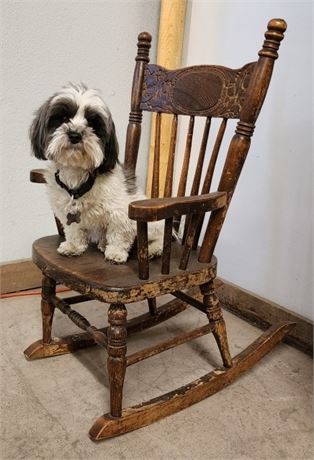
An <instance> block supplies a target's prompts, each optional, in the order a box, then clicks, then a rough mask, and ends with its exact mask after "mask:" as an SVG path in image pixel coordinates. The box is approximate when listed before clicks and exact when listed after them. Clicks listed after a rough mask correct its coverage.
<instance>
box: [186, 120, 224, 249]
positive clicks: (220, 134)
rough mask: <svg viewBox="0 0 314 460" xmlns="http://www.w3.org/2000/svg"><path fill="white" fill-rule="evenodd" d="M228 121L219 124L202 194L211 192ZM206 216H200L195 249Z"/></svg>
mask: <svg viewBox="0 0 314 460" xmlns="http://www.w3.org/2000/svg"><path fill="white" fill-rule="evenodd" d="M227 121H228V120H227V118H223V120H222V122H221V124H220V126H219V130H218V134H217V137H216V140H215V144H214V147H213V151H212V153H211V156H210V161H209V164H208V168H207V171H206V174H205V179H204V183H203V186H202V192H201V193H202V194H204V193H209V191H210V187H211V183H212V180H213V175H214V171H215V166H216V163H217V159H218V154H219V151H220V147H221V143H222V140H223V137H224V134H225V130H226V126H227ZM204 217H205V214H201V215H200V217H199V223H198V228H197V230H196V234H195V238H194V243H193V249H196V248H197V245H198V241H199V237H200V234H201V231H202V226H203V222H204Z"/></svg>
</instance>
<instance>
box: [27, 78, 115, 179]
mask: <svg viewBox="0 0 314 460" xmlns="http://www.w3.org/2000/svg"><path fill="white" fill-rule="evenodd" d="M30 137H31V144H32V148H33V152H34V155H35V156H36V157H37V158H39V159H41V160H47V159H48V160H52V161H54V162H55V163H57V164H58V165H60V166H66V167H67V166H70V167H74V168H82V169H84V170H87V171H94V170H95V169H97V168H98V171H99V173H101V174H102V173H104V172H107V171H110V170H111V169H112V168H113V167H114V166H115V164H116V162H117V159H118V143H117V138H116V133H115V127H114V123H113V121H112V118H111V114H110V111H109V109H108V107H107V106H106V104H105V103H104V101H103V100H102V98H101V96H100V94H99V93H98V92H97V91H96V90H92V89H87V88H86V86H85V85H82V84H80V85H73V84H71V85H69V86H66V87H64V88H62V89H61V91H59V92H58V93H56V94H55V95H53V96H52V97H51V98H50V99H48V100H47V101H46V102H45V103H44V104H43V105H42V106H41V107H40V108H39V110H38V111H37V112H36V115H35V119H34V121H33V123H32V126H31V129H30Z"/></svg>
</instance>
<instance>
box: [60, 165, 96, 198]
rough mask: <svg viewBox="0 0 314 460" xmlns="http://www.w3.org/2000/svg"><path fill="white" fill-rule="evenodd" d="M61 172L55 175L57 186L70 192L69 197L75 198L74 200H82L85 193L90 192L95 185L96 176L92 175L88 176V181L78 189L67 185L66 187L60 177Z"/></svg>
mask: <svg viewBox="0 0 314 460" xmlns="http://www.w3.org/2000/svg"><path fill="white" fill-rule="evenodd" d="M59 172H60V171H59V170H58V171H57V172H56V173H55V179H56V182H57V184H58V185H59V186H60V187H61V188H64V190H66V191H67V192H68V194H69V195H71V196H73V198H75V199H77V198H80V197H81V196H83V195H85V193H87V192H89V191H90V189H91V188H92V186H93V185H94V183H95V176H94V175H93V174H91V173H89V175H88V179H87V181H86V182H84V183H83V184H82V185H80V186H79V187H78V188H69V187H68V186H67V185H65V184H64V183H63V182H62V181H61V180H60V177H59Z"/></svg>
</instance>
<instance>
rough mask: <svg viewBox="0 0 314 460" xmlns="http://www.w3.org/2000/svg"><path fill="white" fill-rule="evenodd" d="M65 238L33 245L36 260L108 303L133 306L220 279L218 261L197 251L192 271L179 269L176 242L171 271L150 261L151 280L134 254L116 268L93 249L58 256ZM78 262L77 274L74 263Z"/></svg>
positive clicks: (55, 276)
mask: <svg viewBox="0 0 314 460" xmlns="http://www.w3.org/2000/svg"><path fill="white" fill-rule="evenodd" d="M61 241H62V239H61V238H60V237H59V236H57V235H55V236H47V237H44V238H40V239H39V240H37V241H35V242H34V244H33V260H34V262H35V263H36V264H37V265H38V266H39V267H40V269H41V270H42V271H43V273H45V274H46V275H47V276H49V277H51V278H53V279H55V280H56V281H58V282H60V283H63V284H64V285H66V286H68V287H70V288H71V289H73V290H74V291H77V292H80V293H81V294H88V295H90V296H93V297H94V298H95V299H97V300H101V301H103V302H107V303H117V302H121V303H132V302H137V301H140V300H146V299H148V298H152V297H158V296H160V295H163V294H167V293H169V292H172V291H177V290H180V289H181V288H182V286H184V288H185V289H188V288H189V287H192V286H198V285H200V284H203V283H205V282H206V281H208V280H209V279H214V278H215V277H216V265H217V260H216V258H215V257H213V258H212V260H211V262H210V263H209V264H201V263H199V262H198V260H197V258H198V254H197V252H194V251H193V253H191V256H190V260H189V270H188V271H182V270H179V268H178V266H179V261H180V258H181V253H182V246H181V244H180V243H179V242H177V241H174V242H173V243H172V248H171V254H172V256H171V260H172V262H173V263H172V264H171V270H170V272H169V274H168V275H161V274H160V272H161V260H160V258H157V259H153V260H151V261H150V278H149V280H148V281H146V280H141V279H139V277H138V267H137V258H136V256H135V255H134V254H131V257H130V258H129V260H128V263H127V264H121V265H112V264H110V263H109V262H106V260H105V259H104V256H103V254H102V253H101V252H100V251H99V250H97V249H96V247H95V246H90V247H89V248H88V249H87V251H86V252H85V253H84V254H82V255H81V256H79V257H74V258H73V257H64V256H61V255H60V254H58V253H57V248H58V246H59V244H60V242H61ZM74 263H75V272H73V264H74Z"/></svg>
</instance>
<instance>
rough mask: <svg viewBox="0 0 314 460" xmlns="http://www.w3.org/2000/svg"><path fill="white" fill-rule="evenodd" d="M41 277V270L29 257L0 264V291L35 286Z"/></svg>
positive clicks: (19, 289) (22, 289)
mask: <svg viewBox="0 0 314 460" xmlns="http://www.w3.org/2000/svg"><path fill="white" fill-rule="evenodd" d="M41 278H42V275H41V271H40V270H39V269H38V268H37V267H36V265H35V264H33V262H32V261H31V260H29V259H26V260H20V261H14V262H9V263H4V264H0V293H1V294H9V293H11V292H18V291H25V290H27V289H34V288H37V287H39V286H41Z"/></svg>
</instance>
